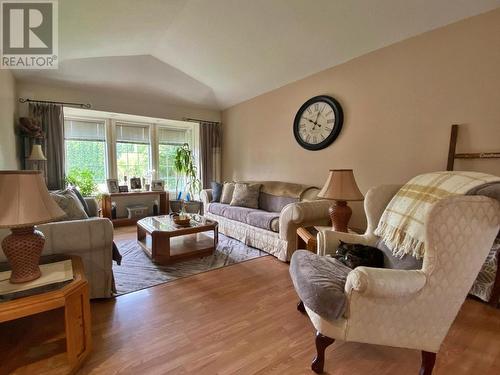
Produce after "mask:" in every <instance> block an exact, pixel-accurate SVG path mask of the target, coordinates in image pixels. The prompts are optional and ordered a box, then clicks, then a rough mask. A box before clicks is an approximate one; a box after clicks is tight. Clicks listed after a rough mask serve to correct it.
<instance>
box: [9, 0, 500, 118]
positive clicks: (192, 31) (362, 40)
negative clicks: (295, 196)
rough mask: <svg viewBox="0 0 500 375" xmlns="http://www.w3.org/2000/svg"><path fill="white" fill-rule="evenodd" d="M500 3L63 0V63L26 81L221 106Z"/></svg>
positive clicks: (26, 74) (26, 75) (25, 75)
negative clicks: (56, 68)
mask: <svg viewBox="0 0 500 375" xmlns="http://www.w3.org/2000/svg"><path fill="white" fill-rule="evenodd" d="M497 7H500V0H403V1H402V0H349V1H346V0H314V1H312V0H141V1H138V0H106V1H102V0H60V1H59V55H60V60H59V69H58V70H43V71H15V72H14V73H15V74H16V76H17V78H18V79H19V80H22V81H34V82H40V83H49V84H57V85H62V86H70V87H80V86H90V87H95V88H101V87H102V88H106V89H117V90H122V91H127V92H131V93H136V94H138V95H144V96H148V95H154V96H155V97H159V98H164V99H165V100H166V101H168V102H169V103H172V104H183V105H186V104H187V105H192V106H195V107H203V108H211V109H225V108H227V107H229V106H232V105H234V104H237V103H240V102H242V101H244V100H247V99H250V98H252V97H255V96H257V95H260V94H262V93H264V92H267V91H270V90H272V89H275V88H278V87H280V86H283V85H286V84H288V83H291V82H293V81H296V80H298V79H301V78H304V77H306V76H308V75H311V74H313V73H316V72H319V71H321V70H324V69H326V68H329V67H332V66H335V65H338V64H341V63H343V62H346V61H348V60H350V59H353V58H355V57H358V56H361V55H363V54H366V53H368V52H370V51H373V50H376V49H379V48H381V47H384V46H387V45H390V44H392V43H395V42H398V41H400V40H403V39H406V38H409V37H411V36H414V35H417V34H420V33H423V32H426V31H429V30H432V29H434V28H437V27H441V26H444V25H447V24H449V23H452V22H455V21H458V20H460V19H463V18H466V17H470V16H473V15H476V14H479V13H483V12H486V11H488V10H492V9H494V8H497Z"/></svg>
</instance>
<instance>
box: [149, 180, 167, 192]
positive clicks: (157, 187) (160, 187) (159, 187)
mask: <svg viewBox="0 0 500 375" xmlns="http://www.w3.org/2000/svg"><path fill="white" fill-rule="evenodd" d="M151 191H165V181H164V180H153V181H151Z"/></svg>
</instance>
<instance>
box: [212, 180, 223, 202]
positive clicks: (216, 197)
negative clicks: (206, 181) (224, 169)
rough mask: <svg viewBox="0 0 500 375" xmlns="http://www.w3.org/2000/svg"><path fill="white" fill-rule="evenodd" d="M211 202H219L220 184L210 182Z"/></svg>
mask: <svg viewBox="0 0 500 375" xmlns="http://www.w3.org/2000/svg"><path fill="white" fill-rule="evenodd" d="M211 185H212V186H211V187H212V200H211V201H210V202H220V198H221V195H222V184H219V183H218V182H215V181H212V183H211Z"/></svg>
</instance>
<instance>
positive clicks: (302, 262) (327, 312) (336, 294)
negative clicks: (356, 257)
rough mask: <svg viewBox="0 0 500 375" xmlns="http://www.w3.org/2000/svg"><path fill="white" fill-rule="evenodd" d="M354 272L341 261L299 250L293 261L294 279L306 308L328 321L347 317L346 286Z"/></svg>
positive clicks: (291, 272) (292, 274) (293, 256)
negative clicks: (349, 275) (345, 314)
mask: <svg viewBox="0 0 500 375" xmlns="http://www.w3.org/2000/svg"><path fill="white" fill-rule="evenodd" d="M350 271H351V269H350V268H349V267H347V266H345V265H344V264H342V263H340V262H339V261H338V260H336V259H334V258H330V257H325V256H319V255H317V254H314V253H312V252H310V251H308V250H297V251H296V252H294V253H293V255H292V259H291V260H290V276H291V278H292V281H293V285H294V286H295V290H296V292H297V294H298V295H299V298H300V300H301V301H302V302H304V305H306V306H307V307H308V308H310V309H311V310H312V311H314V312H315V313H316V314H318V315H320V316H321V317H323V318H325V319H327V320H335V319H338V318H340V317H342V315H343V314H344V311H345V308H346V301H347V300H346V296H345V294H344V286H345V282H346V279H347V274H348V273H349V272H350Z"/></svg>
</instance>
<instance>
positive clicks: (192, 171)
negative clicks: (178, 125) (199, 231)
mask: <svg viewBox="0 0 500 375" xmlns="http://www.w3.org/2000/svg"><path fill="white" fill-rule="evenodd" d="M174 170H175V172H176V174H177V180H176V186H175V194H176V198H178V199H175V200H172V201H170V206H171V208H172V211H173V212H180V211H181V210H182V208H184V211H186V212H187V213H199V212H200V211H201V202H200V201H197V200H195V199H196V198H198V197H199V195H200V191H201V181H200V179H199V178H198V172H197V169H196V165H195V163H194V159H193V152H192V150H191V148H190V147H189V145H188V144H187V143H184V144H183V145H182V146H179V147H177V149H176V150H175V156H174ZM180 182H184V192H185V193H186V195H187V196H188V197H189V198H188V199H186V200H182V199H179V198H180V197H179V183H180ZM181 195H182V194H181Z"/></svg>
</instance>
